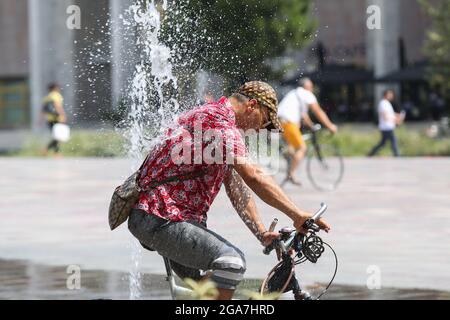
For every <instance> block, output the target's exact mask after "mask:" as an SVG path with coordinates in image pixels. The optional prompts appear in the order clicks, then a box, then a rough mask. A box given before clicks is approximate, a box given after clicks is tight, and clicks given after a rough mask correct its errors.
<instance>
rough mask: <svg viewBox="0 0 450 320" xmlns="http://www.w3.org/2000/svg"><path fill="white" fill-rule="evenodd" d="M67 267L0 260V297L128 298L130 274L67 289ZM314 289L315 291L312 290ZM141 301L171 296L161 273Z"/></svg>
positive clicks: (348, 292) (349, 292)
mask: <svg viewBox="0 0 450 320" xmlns="http://www.w3.org/2000/svg"><path fill="white" fill-rule="evenodd" d="M68 276H69V274H68V273H67V267H50V266H44V265H39V264H34V263H30V262H27V261H18V260H17V261H5V260H0V299H2V300H4V299H14V300H47V299H51V300H98V299H112V300H127V299H129V297H130V293H129V290H130V275H129V273H124V272H110V271H101V270H89V271H82V273H81V289H79V290H69V289H67V278H68ZM259 283H260V282H259V281H257V280H248V281H246V282H244V283H243V285H242V287H246V288H247V289H253V290H256V288H257V286H258V284H259ZM314 292H315V291H314ZM140 299H143V300H167V299H170V295H169V287H168V285H167V283H166V282H165V281H164V277H163V276H161V275H149V274H144V275H142V292H141V296H140ZM323 299H324V300H377V299H388V300H416V299H420V300H422V299H424V300H428V299H443V300H444V299H445V300H450V292H442V291H433V290H415V289H395V288H386V289H381V290H368V289H367V288H364V287H357V286H345V285H334V286H333V287H332V288H331V289H330V291H329V293H328V294H327V295H326V296H324V298H323Z"/></svg>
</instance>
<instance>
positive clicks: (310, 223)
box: [263, 203, 328, 255]
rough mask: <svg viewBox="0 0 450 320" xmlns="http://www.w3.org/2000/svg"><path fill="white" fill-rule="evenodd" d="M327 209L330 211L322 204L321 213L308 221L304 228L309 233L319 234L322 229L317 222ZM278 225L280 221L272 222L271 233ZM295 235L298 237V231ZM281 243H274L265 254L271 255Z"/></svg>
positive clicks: (277, 241)
mask: <svg viewBox="0 0 450 320" xmlns="http://www.w3.org/2000/svg"><path fill="white" fill-rule="evenodd" d="M327 209H328V206H327V205H326V204H325V203H322V204H321V207H320V209H319V211H317V212H316V213H315V214H314V215H313V216H312V217H311V218H309V219H308V220H306V222H305V224H304V225H303V228H305V229H306V230H308V231H313V232H319V231H320V228H319V226H317V225H316V222H317V221H318V220H319V219H320V218H321V217H322V216H323V215H324V213H325V212H326V211H327ZM277 223H278V219H275V220H274V221H273V222H272V224H271V225H270V229H271V230H269V231H270V232H273V231H274V230H275V226H276V224H277ZM293 233H295V235H297V234H298V231H294V232H293ZM281 243H282V241H281V240H275V241H273V242H272V244H271V245H269V246H267V247H265V248H264V250H263V253H264V254H265V255H269V254H270V253H271V252H272V251H273V250H274V249H275V248H276V247H280V244H281ZM283 244H284V243H283ZM283 247H284V246H283Z"/></svg>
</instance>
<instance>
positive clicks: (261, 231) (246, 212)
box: [224, 169, 278, 245]
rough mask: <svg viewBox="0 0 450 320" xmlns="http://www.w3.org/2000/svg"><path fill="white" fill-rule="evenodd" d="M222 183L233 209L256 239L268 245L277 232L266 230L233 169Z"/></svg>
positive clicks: (247, 189) (246, 190) (248, 193)
mask: <svg viewBox="0 0 450 320" xmlns="http://www.w3.org/2000/svg"><path fill="white" fill-rule="evenodd" d="M224 184H225V189H226V191H227V195H228V198H230V201H231V203H232V205H233V207H234V209H235V210H236V212H237V213H238V215H239V217H240V218H241V219H242V221H244V223H245V224H246V225H247V227H248V228H249V229H250V231H251V232H252V233H253V234H254V235H255V236H256V237H257V238H258V240H259V241H260V242H261V243H263V244H264V245H268V244H270V243H271V242H272V241H273V240H274V239H275V238H277V237H278V233H274V232H267V230H266V228H265V227H264V224H263V223H262V220H261V217H260V215H259V214H258V210H257V209H256V202H255V199H254V198H253V196H252V193H251V191H250V189H249V188H248V187H247V185H246V184H245V183H244V181H243V180H242V178H241V177H240V176H239V174H238V173H237V172H236V171H234V169H230V171H229V173H228V175H227V176H226V177H225V181H224Z"/></svg>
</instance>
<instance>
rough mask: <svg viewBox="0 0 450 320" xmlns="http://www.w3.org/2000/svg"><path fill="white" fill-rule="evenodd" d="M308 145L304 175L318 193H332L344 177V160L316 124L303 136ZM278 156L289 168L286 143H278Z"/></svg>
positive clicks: (333, 143) (331, 141) (337, 147)
mask: <svg viewBox="0 0 450 320" xmlns="http://www.w3.org/2000/svg"><path fill="white" fill-rule="evenodd" d="M303 137H304V139H305V141H306V142H307V143H308V145H309V146H308V153H307V156H306V159H305V162H306V173H307V176H308V179H309V181H310V182H311V184H312V185H313V186H314V188H316V189H317V190H319V191H334V190H336V189H337V188H338V187H339V184H340V183H341V181H342V178H343V177H344V171H345V166H344V159H343V157H342V154H341V152H340V149H339V146H338V144H337V143H336V142H334V141H333V140H332V138H331V137H330V136H329V135H324V134H323V130H322V126H321V125H319V124H316V125H315V126H314V127H313V129H312V130H311V131H310V132H309V133H307V134H304V135H303ZM280 154H281V155H282V156H283V158H284V159H285V160H286V162H287V168H289V166H290V161H291V160H290V156H289V150H288V146H287V143H286V142H285V141H284V139H281V141H280Z"/></svg>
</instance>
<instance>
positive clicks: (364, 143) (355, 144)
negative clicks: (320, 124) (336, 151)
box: [333, 127, 450, 157]
mask: <svg viewBox="0 0 450 320" xmlns="http://www.w3.org/2000/svg"><path fill="white" fill-rule="evenodd" d="M396 134H397V138H398V143H399V148H400V152H401V155H402V156H405V157H424V156H430V157H435V156H450V138H445V139H431V138H429V137H427V136H426V135H425V133H424V132H421V131H418V130H413V129H408V128H406V127H402V128H399V129H398V130H397V131H396ZM380 138H381V137H380V133H379V132H378V131H377V130H376V129H375V128H374V129H373V130H367V131H364V130H354V129H352V128H351V127H343V128H342V130H341V131H340V132H339V134H338V135H337V136H336V137H335V138H333V139H334V141H336V143H338V145H339V147H340V149H341V152H342V154H343V155H344V156H345V157H361V156H366V155H367V154H368V153H369V152H370V151H371V150H372V148H373V147H374V146H375V145H376V144H377V143H378V142H379V140H380ZM380 155H381V156H387V155H389V156H390V155H392V153H391V149H390V145H389V144H387V145H386V147H385V148H384V149H383V150H382V151H381V152H380Z"/></svg>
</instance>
